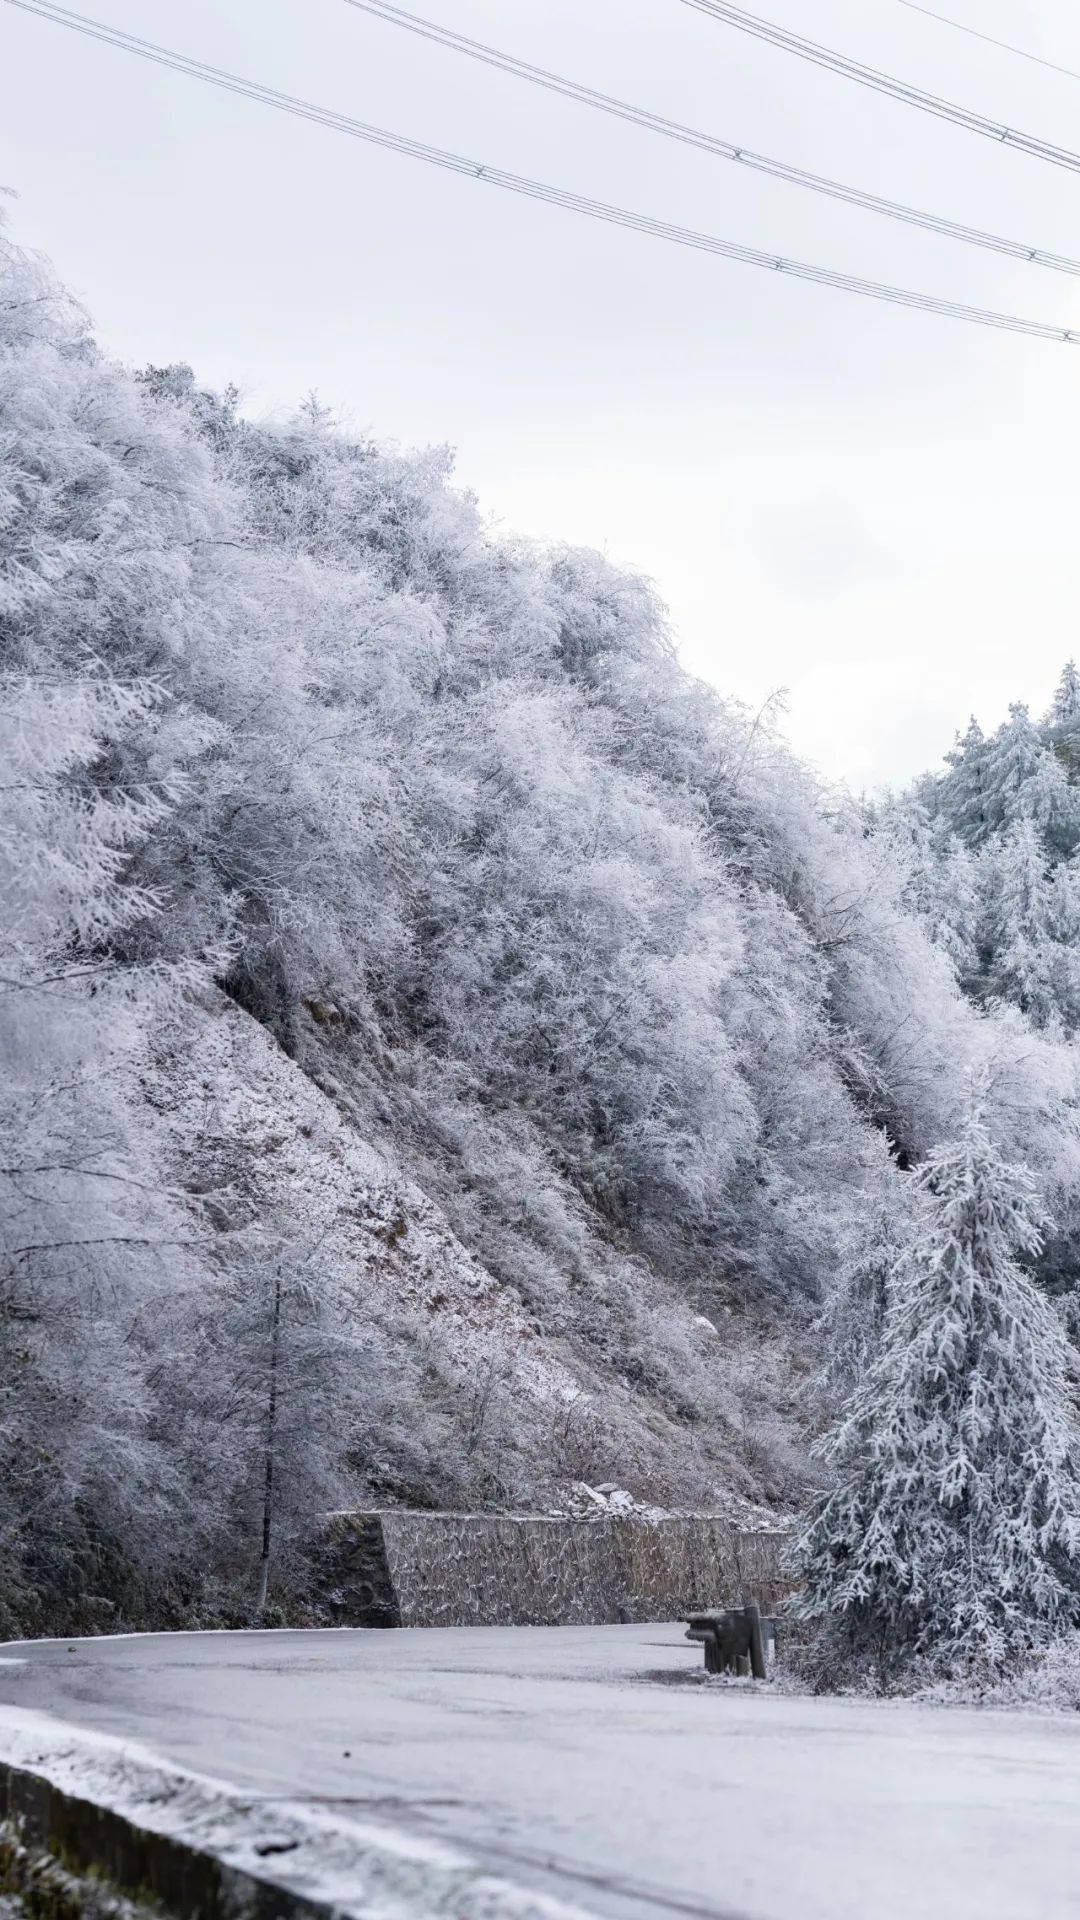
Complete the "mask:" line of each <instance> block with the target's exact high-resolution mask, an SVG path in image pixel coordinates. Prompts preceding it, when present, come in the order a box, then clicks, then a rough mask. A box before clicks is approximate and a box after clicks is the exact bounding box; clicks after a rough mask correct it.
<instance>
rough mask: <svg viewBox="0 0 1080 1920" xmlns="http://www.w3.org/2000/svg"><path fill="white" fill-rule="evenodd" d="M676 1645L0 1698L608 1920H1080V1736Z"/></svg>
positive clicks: (224, 1672) (609, 1639) (186, 1660)
mask: <svg viewBox="0 0 1080 1920" xmlns="http://www.w3.org/2000/svg"><path fill="white" fill-rule="evenodd" d="M700 1668H701V1651H700V1648H698V1647H696V1646H692V1645H689V1644H688V1643H687V1642H686V1641H685V1640H684V1639H683V1637H682V1629H681V1627H680V1626H677V1625H668V1626H651V1627H649V1626H646V1627H642V1626H634V1627H554V1628H544V1627H516V1628H510V1627H491V1628H486V1627H484V1628H471V1629H466V1628H463V1629H447V1630H437V1629H431V1630H416V1629H413V1630H407V1631H396V1632H378V1631H362V1630H361V1631H350V1630H342V1631H338V1632H280V1633H279V1632H268V1633H228V1634H223V1633H208V1634H197V1633H194V1634H186V1633H185V1634H151V1635H145V1636H133V1637H130V1638H115V1639H97V1640H80V1641H70V1642H64V1641H38V1642H33V1643H27V1642H24V1643H21V1644H19V1645H9V1646H4V1647H0V1701H2V1702H5V1703H10V1704H11V1705H14V1706H20V1705H21V1706H26V1707H32V1708H35V1709H37V1710H39V1711H45V1712H47V1713H50V1714H53V1715H55V1716H57V1717H58V1718H59V1719H61V1720H65V1721H68V1722H70V1723H72V1724H74V1725H76V1726H78V1727H81V1728H85V1729H90V1730H93V1731H97V1732H104V1733H109V1734H113V1735H120V1736H123V1737H127V1738H134V1739H137V1740H139V1741H140V1742H141V1743H142V1744H143V1745H145V1746H147V1747H149V1748H151V1749H152V1750H154V1751H155V1752H156V1753H157V1754H158V1755H159V1756H161V1757H162V1758H164V1759H167V1760H173V1761H179V1762H181V1763H182V1764H183V1765H185V1766H188V1767H191V1768H193V1769H195V1770H196V1771H200V1772H203V1773H206V1774H209V1775H212V1776H213V1777H215V1778H216V1779H218V1780H226V1781H228V1782H231V1783H233V1784H235V1785H237V1786H240V1787H242V1788H244V1789H245V1791H246V1790H252V1791H253V1792H254V1793H255V1794H257V1795H259V1796H265V1797H267V1798H271V1799H275V1798H281V1799H287V1800H289V1801H294V1802H300V1803H307V1804H314V1805H317V1806H319V1807H322V1808H325V1809H326V1810H327V1811H329V1812H332V1813H333V1814H334V1815H335V1816H336V1817H338V1818H340V1819H343V1820H346V1821H347V1820H348V1819H349V1818H350V1816H355V1817H356V1818H357V1819H362V1820H363V1821H364V1822H365V1823H370V1822H371V1821H372V1819H375V1820H377V1821H385V1822H386V1823H387V1824H388V1825H390V1826H394V1827H397V1828H399V1829H400V1828H406V1829H409V1830H411V1831H414V1832H417V1831H419V1832H423V1833H427V1834H437V1835H439V1836H441V1837H444V1838H447V1839H450V1840H453V1841H455V1842H456V1843H458V1844H459V1845H460V1846H462V1847H464V1848H466V1849H467V1850H468V1851H470V1852H471V1853H473V1854H474V1855H476V1856H477V1857H478V1858H480V1859H481V1860H483V1861H484V1862H485V1863H487V1864H488V1865H489V1866H490V1867H491V1868H493V1869H494V1870H496V1871H498V1872H499V1873H500V1874H501V1875H502V1876H503V1877H505V1878H509V1879H512V1880H517V1881H519V1882H522V1883H525V1884H528V1885H531V1886H535V1887H541V1888H545V1889H547V1890H549V1891H553V1892H557V1893H559V1894H560V1895H561V1896H562V1897H563V1898H564V1899H566V1900H570V1901H576V1902H577V1903H579V1904H580V1905H581V1906H583V1907H586V1908H590V1909H592V1910H593V1911H594V1912H597V1913H600V1914H610V1915H615V1916H632V1917H634V1920H641V1916H642V1915H645V1914H656V1915H690V1916H698V1917H700V1920H704V1917H708V1920H1071V1917H1072V1916H1076V1917H1077V1920H1080V1715H1078V1716H1075V1718H1071V1717H1066V1716H1060V1717H1056V1716H1042V1717H1040V1716H1038V1715H1035V1714H1007V1713H997V1712H979V1711H975V1710H968V1709H943V1708H933V1707H913V1706H910V1705H906V1704H899V1703H877V1702H864V1701H855V1700H835V1699H830V1700H824V1699H821V1700H819V1699H805V1698H800V1697H796V1696H791V1695H785V1694H782V1693H779V1692H777V1691H775V1690H774V1689H772V1688H761V1689H758V1688H754V1687H752V1686H751V1685H749V1684H747V1683H743V1682H735V1683H729V1682H724V1681H714V1680H705V1678H704V1676H703V1675H702V1673H701V1671H700Z"/></svg>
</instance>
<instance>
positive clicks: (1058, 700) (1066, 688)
mask: <svg viewBox="0 0 1080 1920" xmlns="http://www.w3.org/2000/svg"><path fill="white" fill-rule="evenodd" d="M1043 734H1044V737H1045V738H1046V739H1047V740H1049V742H1050V744H1051V746H1052V747H1053V749H1054V752H1055V753H1056V754H1057V756H1058V759H1059V760H1060V761H1061V763H1062V765H1063V766H1064V767H1065V769H1066V772H1067V773H1068V775H1069V777H1070V778H1072V777H1073V776H1074V775H1075V774H1076V772H1077V770H1078V769H1080V673H1078V672H1077V670H1076V662H1075V660H1067V661H1066V662H1065V665H1064V667H1063V668H1062V670H1061V678H1060V680H1059V681H1058V683H1057V688H1056V690H1055V692H1054V697H1053V699H1052V700H1051V702H1050V710H1049V712H1048V713H1047V716H1046V719H1045V720H1044V721H1043Z"/></svg>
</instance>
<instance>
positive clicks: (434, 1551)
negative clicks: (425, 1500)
mask: <svg viewBox="0 0 1080 1920" xmlns="http://www.w3.org/2000/svg"><path fill="white" fill-rule="evenodd" d="M782 1547H783V1537H782V1536H781V1535H777V1534H770V1533H745V1532H739V1531H738V1530H737V1529H735V1528H733V1527H732V1526H731V1524H730V1523H729V1522H728V1521H727V1520H724V1519H721V1518H720V1517H719V1516H717V1515H714V1514H670V1515H665V1516H663V1517H662V1518H660V1519H646V1518H643V1517H641V1516H638V1515H634V1516H626V1517H622V1516H620V1517H617V1518H616V1517H610V1518H609V1517H600V1518H597V1519H595V1520H592V1519H590V1520H569V1519H547V1518H545V1517H543V1516H542V1515H534V1514H459V1513H420V1512H409V1511H405V1510H403V1509H395V1508H388V1509H386V1510H385V1511H383V1512H380V1513H345V1514H335V1515H334V1516H333V1517H332V1519H331V1522H330V1526H329V1530H328V1537H327V1548H326V1556H325V1562H324V1569H325V1572H324V1591H323V1603H324V1606H325V1609H326V1611H327V1613H328V1614H329V1616H330V1617H331V1618H332V1619H334V1620H335V1621H336V1623H337V1624H338V1625H341V1626H373V1627H375V1626H380V1627H381V1626H387V1627H390V1626H406V1627H449V1626H566V1625H571V1624H574V1623H578V1624H581V1625H585V1624H599V1623H602V1622H605V1621H609V1622H615V1621H620V1620H670V1619H677V1618H679V1617H680V1616H682V1615H685V1614H686V1613H688V1612H693V1611H696V1610H699V1609H703V1608H707V1607H711V1606H737V1605H739V1604H741V1603H744V1602H746V1601H750V1600H756V1601H758V1603H759V1604H760V1605H762V1606H763V1607H765V1608H766V1609H771V1608H772V1607H774V1606H775V1605H776V1604H777V1602H778V1600H779V1599H780V1597H781V1595H782V1593H783V1592H784V1591H785V1590H786V1582H785V1579H784V1574H783V1565H782Z"/></svg>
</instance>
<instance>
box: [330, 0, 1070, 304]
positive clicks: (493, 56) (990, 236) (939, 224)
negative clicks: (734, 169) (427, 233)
mask: <svg viewBox="0 0 1080 1920" xmlns="http://www.w3.org/2000/svg"><path fill="white" fill-rule="evenodd" d="M345 4H346V5H347V6H350V7H355V8H356V9H357V11H358V12H360V13H369V14H371V15H373V16H374V18H375V19H378V20H384V21H386V23H387V24H388V25H389V26H394V27H405V28H407V30H408V31H409V32H410V33H415V34H418V35H419V36H420V38H421V39H424V40H431V41H434V42H435V43H436V44H437V45H438V46H441V47H448V48H449V49H450V50H451V51H452V52H454V53H463V54H467V55H468V57H469V59H471V60H480V61H482V62H483V63H484V64H485V65H486V66H489V67H495V68H497V69H498V70H499V71H500V72H502V73H510V74H513V75H514V76H515V77H516V78H517V79H520V80H529V81H531V82H532V83H533V85H534V86H538V87H546V88H547V89H548V91H549V92H551V93H558V94H562V95H564V96H565V98H567V99H568V100H577V101H580V103H581V104H582V105H583V106H586V107H595V108H596V109H597V110H598V111H599V112H601V113H608V114H611V115H613V116H614V117H615V118H617V119H619V120H628V121H630V122H631V123H632V124H633V125H634V126H638V127H644V128H645V129H646V130H647V131H648V132H650V133H660V134H663V135H665V136H666V138H667V139H669V140H678V141H680V142H681V143H682V144H683V145H684V146H689V147H697V148H700V149H701V150H702V151H703V152H705V153H711V154H716V155H717V156H718V157H719V158H720V159H723V160H734V161H737V162H738V164H739V165H740V166H744V167H750V168H752V169H753V170H754V171H755V172H757V173H765V174H768V175H769V176H770V177H771V178H772V179H775V180H786V181H788V182H790V183H791V185H793V186H797V187H808V188H809V189H810V190H811V191H812V192H814V193H823V194H827V195H828V196H829V197H830V198H831V199H833V200H843V201H846V202H847V204H848V205H849V206H855V207H862V208H864V209H865V210H866V211H867V212H869V213H881V214H885V215H887V216H888V217H889V218H890V219H893V220H903V221H905V222H906V223H907V224H908V225H909V226H913V227H922V228H924V229H925V230H926V231H928V232H930V233H940V234H943V235H945V236H946V238H948V239H950V240H962V241H965V242H966V243H967V244H968V245H969V246H973V247H985V248H988V249H989V250H990V251H991V252H993V253H1003V254H1006V255H1007V256H1008V257H1009V258H1010V259H1012V260H1027V261H1032V262H1034V263H1035V264H1036V265H1038V266H1041V267H1051V268H1053V269H1054V271H1055V272H1057V273H1080V260H1073V259H1070V258H1069V257H1068V256H1067V255H1065V254H1059V253H1049V252H1047V251H1046V249H1045V248H1043V247H1033V246H1030V245H1029V244H1028V243H1027V242H1026V241H1022V240H1008V239H1005V238H1004V237H1003V236H1002V235H1000V234H996V233H986V232H984V231H983V230H982V229H981V228H979V227H972V226H968V225H966V224H965V223H964V222H963V221H961V220H949V219H947V218H945V216H944V215H941V214H936V213H926V212H923V211H921V210H920V209H919V208H918V207H908V206H905V205H904V204H903V203H902V202H900V201H896V200H886V199H883V198H882V197H881V196H880V195H879V194H875V193H867V192H865V191H864V190H863V189H862V188H860V187H849V186H845V185H844V184H843V183H842V182H841V181H838V180H828V179H826V178H825V177H824V176H823V175H821V174H818V173H808V172H806V171H805V170H804V169H803V168H802V167H795V166H791V165H789V164H788V163H787V162H786V161H784V160H773V159H770V158H769V156H768V155H767V154H764V153H754V152H752V150H751V149H750V148H749V147H744V146H741V145H738V144H736V142H735V141H733V140H724V139H721V137H720V136H719V135H718V134H713V133H704V132H702V131H701V130H700V129H699V128H697V127H688V126H684V125H683V124H682V123H681V122H680V121H678V120H667V119H665V118H664V116H663V115H662V114H659V113H652V112H651V111H650V110H649V108H648V107H637V106H633V105H632V104H631V103H630V102H629V101H627V100H619V99H616V98H615V97H614V96H613V95H612V94H608V93H600V92H598V91H597V89H596V88H595V87H587V86H584V85H582V84H581V83H580V82H579V81H577V80H568V79H566V78H565V76H564V75H562V74H558V73H551V72H549V71H548V70H547V68H545V67H537V66H533V65H532V63H531V62H530V61H528V60H518V59H517V58H516V57H515V56H514V55H512V54H509V53H502V52H500V51H499V49H498V48H496V47H489V46H487V45H485V43H484V42H483V41H481V40H470V39H469V38H467V36H466V35H465V34H463V33H455V32H454V31H453V30H452V29H451V28H449V27H443V26H440V25H438V24H437V23H436V22H435V21H433V20H425V19H423V18H421V16H420V15H419V14H416V13H409V12H407V11H406V9H405V8H404V7H398V6H394V5H392V4H391V0H345Z"/></svg>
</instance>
